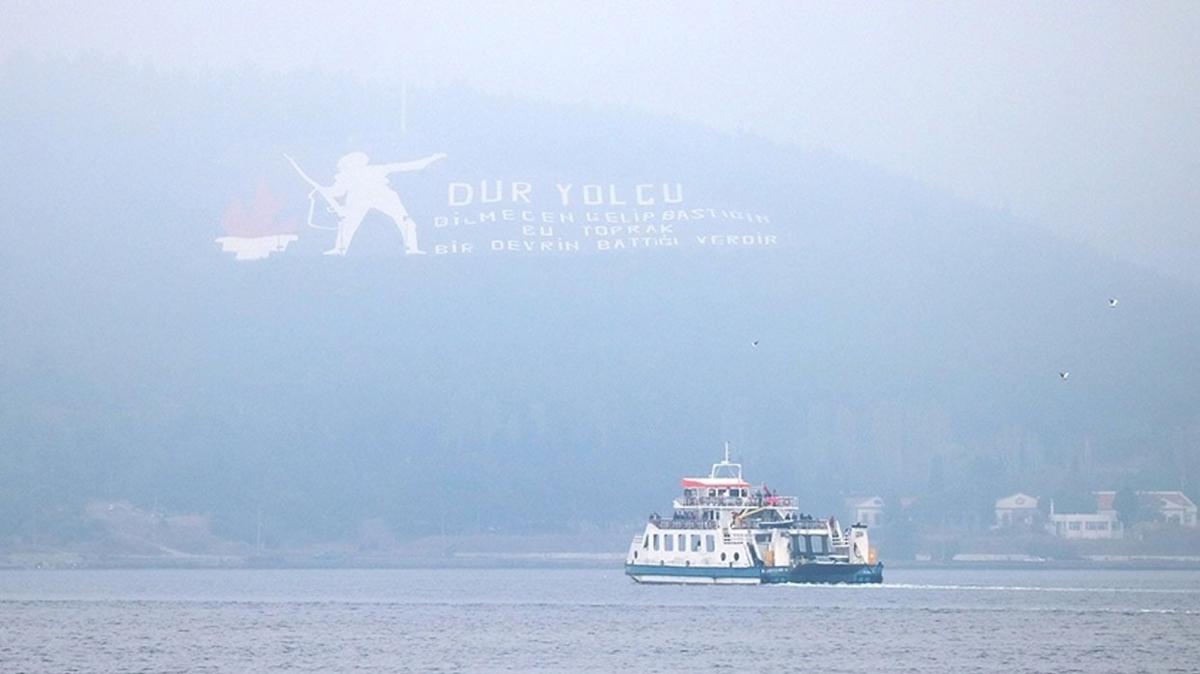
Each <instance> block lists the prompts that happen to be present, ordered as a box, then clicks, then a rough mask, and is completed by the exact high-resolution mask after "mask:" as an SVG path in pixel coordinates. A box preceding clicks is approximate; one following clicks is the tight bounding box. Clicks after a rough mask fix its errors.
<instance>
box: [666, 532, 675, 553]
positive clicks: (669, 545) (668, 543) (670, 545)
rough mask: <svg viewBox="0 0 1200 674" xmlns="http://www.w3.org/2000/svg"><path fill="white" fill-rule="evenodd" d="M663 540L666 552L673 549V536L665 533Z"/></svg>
mask: <svg viewBox="0 0 1200 674" xmlns="http://www.w3.org/2000/svg"><path fill="white" fill-rule="evenodd" d="M663 542H664V543H666V546H665V547H666V551H667V552H674V551H675V537H674V536H672V535H671V534H667V535H666V536H663Z"/></svg>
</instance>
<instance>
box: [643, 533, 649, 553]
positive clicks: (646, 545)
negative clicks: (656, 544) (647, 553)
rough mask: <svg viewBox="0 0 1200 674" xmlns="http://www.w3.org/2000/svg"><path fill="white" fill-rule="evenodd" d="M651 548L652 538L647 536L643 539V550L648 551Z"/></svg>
mask: <svg viewBox="0 0 1200 674" xmlns="http://www.w3.org/2000/svg"><path fill="white" fill-rule="evenodd" d="M649 547H650V537H649V536H646V537H645V538H643V539H642V549H643V550H646V549H648V548H649Z"/></svg>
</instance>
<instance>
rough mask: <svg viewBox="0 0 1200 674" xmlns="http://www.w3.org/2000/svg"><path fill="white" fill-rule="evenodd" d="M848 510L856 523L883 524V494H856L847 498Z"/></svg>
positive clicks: (869, 525) (875, 525)
mask: <svg viewBox="0 0 1200 674" xmlns="http://www.w3.org/2000/svg"><path fill="white" fill-rule="evenodd" d="M845 505H846V511H847V512H849V513H850V517H851V519H852V520H853V521H854V523H855V524H865V525H867V526H868V527H877V526H879V525H881V524H883V497H882V496H855V497H851V498H848V499H846V501H845Z"/></svg>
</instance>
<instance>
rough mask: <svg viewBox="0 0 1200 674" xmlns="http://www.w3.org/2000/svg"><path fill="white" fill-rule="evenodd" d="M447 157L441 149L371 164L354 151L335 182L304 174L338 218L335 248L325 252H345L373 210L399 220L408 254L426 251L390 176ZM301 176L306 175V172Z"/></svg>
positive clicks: (341, 164) (343, 162)
mask: <svg viewBox="0 0 1200 674" xmlns="http://www.w3.org/2000/svg"><path fill="white" fill-rule="evenodd" d="M445 156H446V155H445V154H442V153H440V152H439V153H437V154H432V155H429V156H428V157H425V158H424V159H417V160H414V161H407V162H396V163H392V164H371V163H369V161H370V160H369V158H368V157H367V155H366V154H365V153H362V152H351V153H350V154H348V155H346V156H344V157H342V158H341V159H339V160H338V163H337V169H338V171H337V174H336V175H335V176H334V177H333V185H330V186H329V187H325V186H323V185H318V184H317V183H316V182H313V181H312V180H309V179H308V177H307V176H304V177H305V179H306V180H309V182H310V183H311V184H312V186H313V187H314V188H315V189H316V190H317V191H319V192H320V193H321V195H322V196H324V197H325V200H326V201H327V202H329V205H330V208H331V210H333V212H335V213H336V214H337V215H338V217H339V220H338V224H337V240H336V241H335V242H334V244H333V248H331V249H329V250H327V251H325V254H326V255H345V254H346V251H347V250H348V249H349V248H350V242H351V241H353V240H354V233H355V232H357V231H358V226H359V225H361V224H362V220H363V218H364V217H366V215H367V213H368V212H369V211H370V210H371V209H375V210H377V211H380V212H382V213H383V214H384V215H387V216H388V217H390V218H391V219H392V220H393V221H394V222H395V223H396V227H398V228H399V229H400V234H401V236H403V237H404V252H405V253H406V254H408V255H422V254H424V253H425V251H423V250H421V248H420V246H419V245H417V223H415V222H413V219H412V217H411V216H409V214H408V209H407V208H405V207H404V203H403V202H401V201H400V195H398V194H396V192H395V191H394V190H392V188H391V186H390V185H389V184H388V175H390V174H392V173H398V172H400V171H420V170H422V169H424V168H425V167H427V166H429V165H430V164H432V163H434V162H435V161H437V160H439V159H443V158H445ZM288 159H289V160H290V159H291V158H290V157H289V158H288ZM293 165H295V162H293ZM296 169H297V170H298V171H299V169H300V167H299V166H296ZM301 175H304V174H303V172H301ZM342 197H345V198H344V200H342V201H339V199H341V198H342Z"/></svg>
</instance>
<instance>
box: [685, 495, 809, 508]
mask: <svg viewBox="0 0 1200 674" xmlns="http://www.w3.org/2000/svg"><path fill="white" fill-rule="evenodd" d="M675 502H676V503H678V504H679V505H681V506H726V507H734V508H768V507H769V508H795V507H796V503H797V502H796V497H795V496H749V497H740V496H685V497H682V498H677V499H675Z"/></svg>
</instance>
